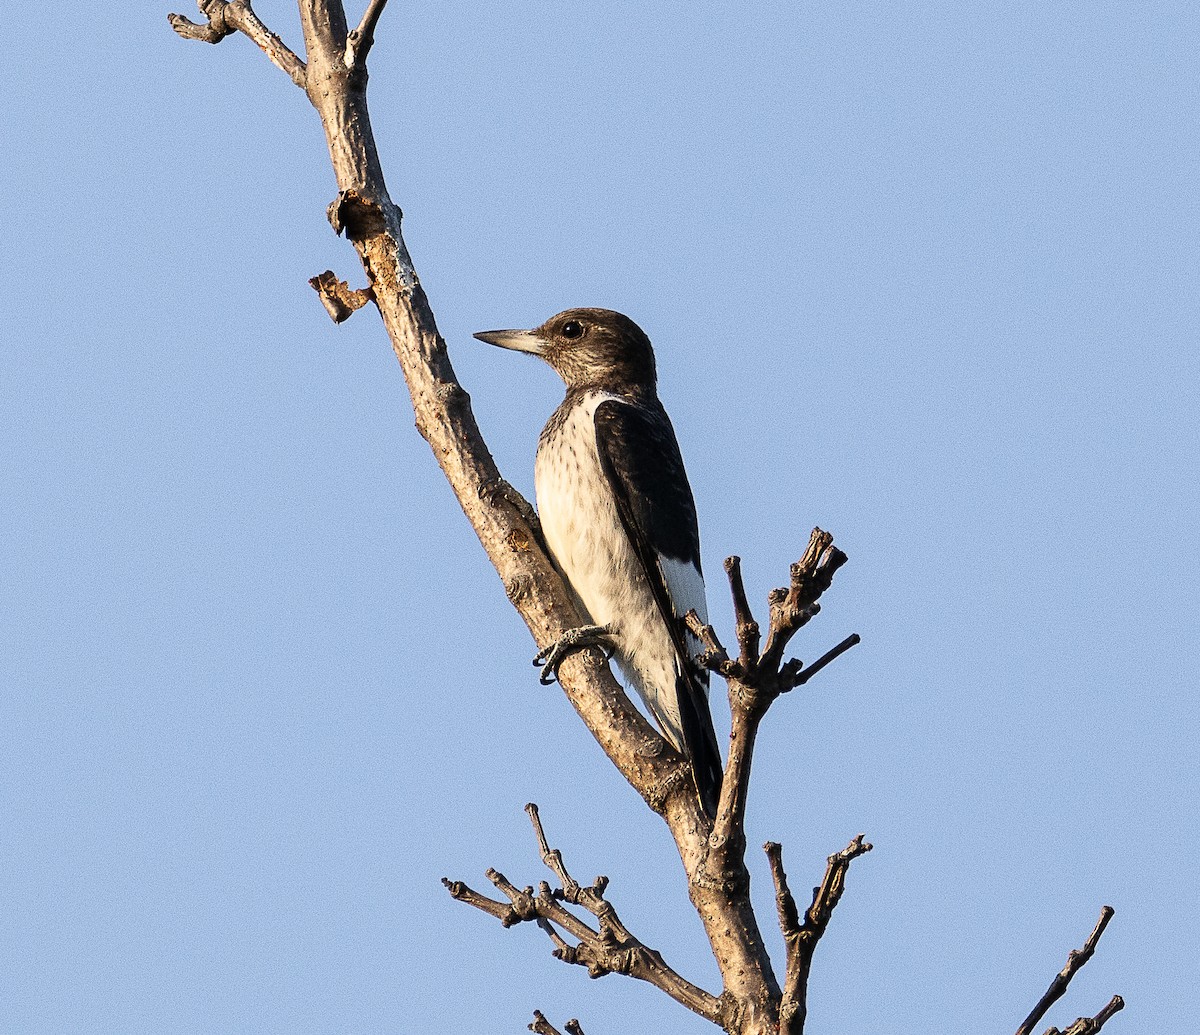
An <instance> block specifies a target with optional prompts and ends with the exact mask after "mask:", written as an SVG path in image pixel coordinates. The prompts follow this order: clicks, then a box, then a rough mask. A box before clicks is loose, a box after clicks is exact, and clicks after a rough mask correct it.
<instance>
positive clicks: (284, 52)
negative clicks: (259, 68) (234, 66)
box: [167, 0, 308, 90]
mask: <svg viewBox="0 0 1200 1035" xmlns="http://www.w3.org/2000/svg"><path fill="white" fill-rule="evenodd" d="M197 6H198V7H199V8H200V13H201V14H203V15H204V17H205V18H206V19H207V22H206V23H205V24H203V25H198V24H197V23H196V22H193V21H191V20H189V19H187V18H185V17H184V16H183V15H182V14H169V15H167V21H169V22H170V23H171V28H172V29H174V30H175V31H176V32H177V33H178V34H179V35H180V36H182V37H183V38H184V39H185V40H200V41H201V42H203V43H220V42H221V40H223V39H224V38H225V37H226V36H232V35H233V34H234V33H235V32H240V33H242V34H243V35H245V36H248V37H249V38H250V39H251V40H252V41H253V42H254V43H255V44H256V45H257V46H258V47H259V49H260V50H262V52H263V53H264V54H266V55H267V57H269V58H270V59H271V63H272V64H273V65H275V67H276V68H278V69H280V70H282V71H283V72H285V73H286V74H287V75H288V77H289V78H290V79H291V80H292V82H293V83H295V84H296V85H297V86H298V87H300V89H301V90H303V89H305V87H306V84H307V81H308V69H307V67H306V66H305V64H304V62H303V61H301V60H300V59H299V58H298V57H297V56H296V55H295V54H293V53H292V51H291V50H290V49H289V48H288V46H287V44H286V43H284V42H283V40H281V39H280V38H279V37H278V36H276V35H275V33H273V32H272V31H271V30H270V29H268V28H267V27H266V26H265V25H264V24H263V23H262V20H261V19H260V18H259V17H258V15H257V14H255V13H254V9H253V8H252V7H251V6H250V0H232V2H230V3H226V2H225V0H197Z"/></svg>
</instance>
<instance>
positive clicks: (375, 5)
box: [345, 0, 387, 68]
mask: <svg viewBox="0 0 1200 1035" xmlns="http://www.w3.org/2000/svg"><path fill="white" fill-rule="evenodd" d="M386 6H387V0H371V2H370V3H369V4H367V9H366V10H365V11H364V12H363V16H362V21H361V22H359V23H358V28H357V29H354V30H353V31H352V32H351V33H350V35H349V36H347V37H346V57H345V61H346V67H347V68H354V66H355V65H359V66H361V65H362V63H363V62H364V61H366V60H367V55H368V54H369V53H370V52H371V47H372V46H374V44H375V26H376V25H378V24H379V16H380V15H381V14H383V9H384V8H385V7H386Z"/></svg>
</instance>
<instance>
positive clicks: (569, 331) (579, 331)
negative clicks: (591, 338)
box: [562, 320, 583, 338]
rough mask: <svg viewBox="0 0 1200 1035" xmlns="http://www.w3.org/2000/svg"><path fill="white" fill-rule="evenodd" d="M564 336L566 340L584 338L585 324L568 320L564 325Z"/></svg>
mask: <svg viewBox="0 0 1200 1035" xmlns="http://www.w3.org/2000/svg"><path fill="white" fill-rule="evenodd" d="M562 336H563V337H564V338H582V337H583V324H581V323H580V322H579V321H578V320H568V321H567V322H566V323H564V324H563V328H562Z"/></svg>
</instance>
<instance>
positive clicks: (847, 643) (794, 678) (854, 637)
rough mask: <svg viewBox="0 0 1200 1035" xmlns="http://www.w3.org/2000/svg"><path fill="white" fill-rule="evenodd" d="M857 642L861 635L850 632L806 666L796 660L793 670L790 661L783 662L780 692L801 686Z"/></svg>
mask: <svg viewBox="0 0 1200 1035" xmlns="http://www.w3.org/2000/svg"><path fill="white" fill-rule="evenodd" d="M859 643H862V637H861V636H859V635H858V633H851V634H850V635H849V636H847V637H846V638H845V639H844V640H842V642H841V643H839V644H838V645H837V646H836V647H834V648H833V649H832V650H827V651H826V652H825V653H824V654H822V655H821V656H820V657H819V658H817V660H816V661H814V662H813V663H812V664H811V665H809V666H808V668H803V667H801V666H800V664H799V662H797V663H796V669H795V671H794V672H792V671H791V670H790V666H791V665H792V662H790V661H788V662H785V663H784V664H783V666H782V667H781V668H780V674H781V675H782V676H783V677H784V678H783V686H782V687H781V688H780V693H785V694H786V693H787V692H788V691H789V690H793V689H795V688H796V687H798V686H803V685H804V684H805V683H807V682H808V681H809V680H810V679H812V677H813V676H815V675H816V674H817V673H818V672H820V671H821V669H823V668H824V667H825V666H826V665H828V664H829V663H830V662H831V661H836V660H837V659H838V658H840V657H841V656H842V655H843V654H845V653H846V651H848V650H849V649H850V648H851V647H853V646H856V645H857V644H859Z"/></svg>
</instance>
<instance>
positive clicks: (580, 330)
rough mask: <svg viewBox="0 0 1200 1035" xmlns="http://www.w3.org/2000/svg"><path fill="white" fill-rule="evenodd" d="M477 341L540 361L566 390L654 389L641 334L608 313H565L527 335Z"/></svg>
mask: <svg viewBox="0 0 1200 1035" xmlns="http://www.w3.org/2000/svg"><path fill="white" fill-rule="evenodd" d="M475 337H476V338H478V339H479V340H480V341H486V342H488V343H489V344H490V345H499V346H500V347H501V348H505V349H513V350H515V351H517V352H528V353H529V354H530V355H533V356H541V358H542V359H544V360H545V361H546V362H547V363H549V364H550V365H551V366H552V367H553V368H554V369H555V370H556V371H558V374H559V376H560V377H561V378H562V379H563V380H564V381H565V382H566V383H567V387H568V388H601V389H606V390H608V391H614V390H624V391H636V390H638V389H649V390H650V391H653V390H654V383H655V371H654V350H653V349H652V348H651V347H650V339H649V338H647V337H646V335H645V332H643V331H642V329H641V328H640V327H639V326H638V325H637V324H636V323H634V322H633V321H632V320H631V319H629V317H628V316H622V315H621V314H620V313H614V312H613V311H612V310H611V309H568V310H566V311H565V312H562V313H559V314H558V315H557V316H552V317H550V319H549V320H547V321H546V322H545V323H544V324H542V325H541V326H540V327H535V328H534V329H533V330H531V331H480V332H479V333H478V334H476V335H475Z"/></svg>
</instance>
